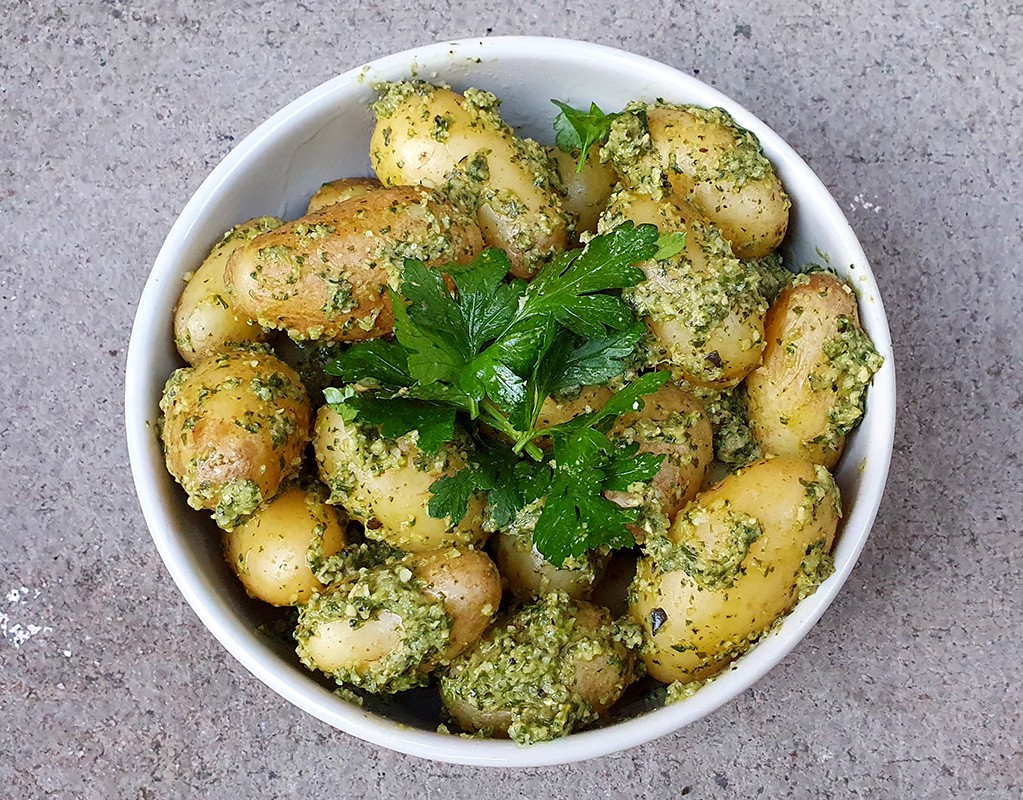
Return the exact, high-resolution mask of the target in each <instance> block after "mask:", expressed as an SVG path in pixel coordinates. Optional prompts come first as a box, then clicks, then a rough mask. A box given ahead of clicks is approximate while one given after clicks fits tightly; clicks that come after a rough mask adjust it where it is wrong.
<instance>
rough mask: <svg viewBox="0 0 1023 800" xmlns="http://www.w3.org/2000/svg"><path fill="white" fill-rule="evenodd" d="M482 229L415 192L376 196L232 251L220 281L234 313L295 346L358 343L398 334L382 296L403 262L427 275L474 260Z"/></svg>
mask: <svg viewBox="0 0 1023 800" xmlns="http://www.w3.org/2000/svg"><path fill="white" fill-rule="evenodd" d="M482 247H483V240H482V238H481V237H480V231H479V228H478V227H477V226H476V223H474V222H473V221H472V220H470V219H469V218H468V217H466V216H465V215H464V214H462V213H461V212H460V211H459V210H458V209H457V208H455V207H454V206H453V205H452V204H451V203H449V202H448V201H447V200H444V199H443V198H442V197H440V196H439V195H437V194H436V193H434V192H431V191H429V190H427V189H423V188H420V187H408V186H405V187H398V188H394V189H378V190H376V191H372V192H368V193H367V194H364V195H362V196H360V197H353V198H351V199H349V200H346V201H344V202H342V203H335V204H334V205H330V206H326V207H325V208H323V209H322V210H321V211H317V212H316V213H313V214H307V215H306V216H304V217H302V218H301V219H298V220H295V221H294V222H289V223H288V224H286V225H283V226H282V227H280V228H278V229H276V230H274V231H271V232H269V233H265V234H262V235H261V236H257V237H256V238H255V239H253V240H252V241H249V242H246V243H245V244H244V245H243V246H242V247H240V248H238V250H236V251H235V253H234V254H233V255H232V256H231V258H230V259H229V260H228V262H227V271H226V279H227V282H228V284H229V285H230V286H231V287H232V288H233V291H234V301H235V305H236V307H237V308H238V309H239V310H240V311H241V313H243V314H247V315H248V316H249V317H251V318H252V319H255V320H257V321H258V322H259V323H260V325H262V326H263V327H264V328H280V329H284V330H286V331H287V332H288V335H289V336H291V337H292V338H293V339H324V340H331V341H355V340H359V339H372V338H374V337H378V336H383V335H384V334H386V333H389V332H390V331H391V329H392V328H393V326H394V316H393V314H392V311H391V301H390V298H389V297H388V291H387V290H388V287H391V288H397V287H398V285H399V282H400V275H401V267H402V264H403V262H404V259H406V258H418V259H420V260H422V261H423V262H424V263H426V264H427V265H428V266H440V265H443V264H447V263H451V262H457V263H464V262H466V261H470V260H471V259H473V258H474V257H475V256H476V255H477V254H478V253H479V252H480V250H481V249H482Z"/></svg>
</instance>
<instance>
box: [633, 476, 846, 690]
mask: <svg viewBox="0 0 1023 800" xmlns="http://www.w3.org/2000/svg"><path fill="white" fill-rule="evenodd" d="M840 516H841V503H840V499H839V493H838V487H837V486H836V485H835V481H834V479H833V478H832V477H831V474H830V473H829V472H828V471H827V470H826V469H825V468H824V467H822V466H819V465H813V464H810V463H809V462H806V461H801V460H798V459H793V458H780V457H779V458H772V459H769V460H766V461H759V462H757V463H755V464H752V465H751V466H749V467H747V468H746V469H744V470H741V471H739V472H736V473H734V474H732V475H729V476H728V477H726V478H725V479H724V480H722V481H721V482H720V483H719V484H717V485H716V486H714V487H712V488H710V489H708V490H707V491H705V492H702V493H701V494H700V495H698V496H697V498H696V499H695V500H694V501H693V502H692V503H690V504H689V505H688V506H687V507H686V508H685V509H683V511H682V512H681V513H680V514H679V515H678V517H677V518H676V519H675V523H674V524H673V525H672V527H671V529H670V530H669V531H668V532H667V533H666V534H664V535H661V536H651V537H649V538H648V539H647V541H646V543H645V544H644V545H643V550H644V554H645V555H644V557H643V558H641V559H640V563H639V568H638V571H637V574H636V579H635V581H634V582H633V586H632V588H631V591H630V604H629V605H630V610H631V614H632V617H633V619H634V620H635V621H636V622H637V623H638V624H639V625H640V626H641V627H642V628H643V636H644V646H643V661H644V663H645V664H646V668H647V672H648V673H649V674H650V675H651V676H652V677H654V678H656V679H657V680H659V681H664V682H665V683H671V682H673V681H681V682H683V683H685V682H690V681H696V680H702V679H704V678H707V677H709V676H711V675H714V674H715V673H717V672H719V671H720V670H722V669H723V668H724V667H725V666H726V665H727V664H728V663H729V662H730V661H731V660H732V659H734V658H736V657H737V656H739V655H741V654H742V653H743V652H745V651H746V650H747V649H748V648H749V647H750V645H752V644H753V643H754V642H756V641H757V639H759V638H760V637H761V636H763V635H764V634H765V633H766V632H767V631H768V630H770V628H771V626H772V625H774V623H775V622H776V621H778V620H779V619H780V618H781V617H782V616H783V615H785V614H787V613H788V612H789V611H790V610H791V609H792V607H793V606H794V605H795V604H796V602H797V601H798V600H801V599H802V598H803V597H806V596H807V595H809V594H812V593H813V592H814V591H815V590H816V588H817V586H819V585H820V583H821V582H822V581H823V580H824V579H826V578H827V577H828V576H829V575H830V574H831V572H832V570H833V561H832V557H831V546H832V543H833V541H834V537H835V531H836V529H837V527H838V521H839V517H840Z"/></svg>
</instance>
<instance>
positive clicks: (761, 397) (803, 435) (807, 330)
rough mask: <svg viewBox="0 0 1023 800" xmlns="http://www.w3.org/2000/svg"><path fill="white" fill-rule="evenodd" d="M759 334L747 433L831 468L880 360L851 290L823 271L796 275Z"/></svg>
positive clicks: (769, 448) (773, 449)
mask: <svg viewBox="0 0 1023 800" xmlns="http://www.w3.org/2000/svg"><path fill="white" fill-rule="evenodd" d="M766 339H767V348H766V349H765V350H764V361H763V363H762V364H761V365H760V366H759V367H757V368H756V369H755V370H753V372H752V373H750V375H749V377H748V378H747V379H746V405H747V409H748V413H749V423H750V429H751V430H752V432H753V436H754V437H755V438H756V440H757V442H759V444H760V447H761V449H762V450H763V451H764V452H765V453H773V454H775V455H784V456H797V457H799V458H803V459H805V460H807V461H812V462H813V463H815V464H823V465H824V466H826V467H829V468H830V467H833V466H834V465H835V463H836V462H837V461H838V458H839V456H841V455H842V450H843V448H844V447H845V437H846V434H847V433H849V431H851V430H852V429H853V428H854V427H855V426H856V424H857V423H858V422H859V421H860V419H861V418H862V416H863V409H864V404H865V402H866V392H867V387H868V386H869V384H870V380H871V378H872V377H873V375H874V373H875V372H877V370H878V369H879V368H880V366H881V363H882V359H881V357H880V356H879V355H878V354H877V352H876V351H875V350H874V347H873V345H872V344H871V342H870V339H869V338H868V337H867V335H866V334H865V333H864V332H863V329H862V328H861V327H860V321H859V315H858V313H857V310H856V295H854V294H853V292H852V290H851V289H850V288H849V286H848V285H847V284H845V283H844V282H843V281H842V280H841V279H839V278H837V277H835V276H834V275H831V274H830V273H823V272H822V273H816V274H811V275H809V276H801V277H800V278H798V279H796V280H795V282H794V285H792V286H790V287H789V288H788V289H785V290H784V291H782V292H781V294H780V295H779V296H778V299H777V300H776V301H775V303H774V305H772V306H771V310H770V311H769V312H768V314H767V323H766Z"/></svg>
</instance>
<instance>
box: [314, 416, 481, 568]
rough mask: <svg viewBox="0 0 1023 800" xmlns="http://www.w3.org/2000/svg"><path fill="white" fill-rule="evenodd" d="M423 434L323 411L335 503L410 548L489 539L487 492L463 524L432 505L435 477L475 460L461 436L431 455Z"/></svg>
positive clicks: (369, 531)
mask: <svg viewBox="0 0 1023 800" xmlns="http://www.w3.org/2000/svg"><path fill="white" fill-rule="evenodd" d="M415 441H416V440H415V435H414V434H410V435H407V436H403V437H400V438H398V439H383V438H381V437H380V435H379V433H378V432H377V431H376V430H375V429H373V428H371V427H368V426H363V425H360V424H358V422H345V421H344V420H343V419H342V418H341V416H340V415H339V414H338V413H337V412H336V411H334V410H333V409H332V408H330V406H323V407H322V408H321V409H320V410H319V412H318V414H317V418H316V426H315V433H314V436H313V447H314V449H315V451H316V461H317V463H318V465H319V469H320V478H321V480H322V481H323V482H324V483H326V484H327V486H329V487H330V489H331V499H330V502H331V503H336V504H339V505H341V506H344V508H345V509H346V510H347V511H348V513H349V514H351V515H352V517H353V518H355V519H357V520H359V521H360V522H362V523H363V524H364V525H365V526H366V535H367V536H368V537H369V538H370V539H375V540H377V541H382V542H386V543H387V544H389V545H391V546H392V547H397V548H400V549H402V550H407V551H410V552H423V551H426V550H433V549H436V548H439V547H450V546H455V545H475V544H481V543H482V542H483V541H484V540H485V539H486V536H487V534H486V533H485V532H484V531H483V498H482V497H481V496H479V495H474V496H473V497H472V498H471V499H470V501H469V510H468V512H467V513H466V515H465V517H464V518H463V519H462V521H461V522H459V523H458V524H457V525H456V524H452V522H451V520H449V519H448V518H446V517H445V518H444V519H435V518H433V517H431V516H430V515H429V513H428V511H427V504H428V503H429V501H430V498H431V496H432V494H431V492H430V485H431V484H432V483H433V482H434V481H435V480H437V478H440V477H441V476H443V475H451V474H454V473H455V472H457V471H459V470H460V469H462V467H464V466H465V464H466V463H467V454H466V453H465V452H464V451H462V450H461V449H460V448H459V447H458V446H456V445H455V444H448V445H445V446H444V447H443V448H442V449H441V450H440V452H438V453H437V454H435V455H433V456H430V457H424V456H423V454H422V453H421V452H420V451H419V448H418V447H417V446H416V444H415Z"/></svg>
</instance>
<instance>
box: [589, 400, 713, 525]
mask: <svg viewBox="0 0 1023 800" xmlns="http://www.w3.org/2000/svg"><path fill="white" fill-rule="evenodd" d="M609 435H610V437H611V438H612V439H618V440H621V441H625V442H628V443H629V444H635V443H638V444H639V452H640V453H653V454H654V455H663V456H664V460H663V461H662V462H661V468H660V469H659V470H658V472H657V474H656V475H655V476H654V477H653V479H652V480H651V481H650V484H649V487H648V489H647V492H646V496H642V495H639V494H636V493H630V492H612V493H608V495H607V496H608V499H609V500H613V501H614V502H616V503H618V504H619V505H621V506H626V507H637V506H638V507H640V508H643V514H642V519H643V521H644V522H645V524H646V527H643V525H642V524H641V525H638V526H635V529H634V530H633V535H635V536H636V540H637V541H642V539H643V537H644V536H645V535H646V534H647V533H650V532H651V531H652V530H656V529H657V528H659V527H666V526H667V525H668V524H670V523H671V522H672V521H673V520H674V519H675V516H676V515H677V514H678V512H679V510H680V509H681V508H682V507H683V506H684V505H685V504H686V503H688V502H689V501H690V500H692V499H693V498H694V497H696V493H697V492H699V491H700V487H701V486H702V485H703V476H704V473H705V472H706V471H707V465H708V464H710V462H711V460H712V459H713V458H714V433H713V431H712V430H711V426H710V420H709V419H708V418H707V412H706V411H704V409H703V404H702V403H700V401H699V400H697V399H696V398H695V397H693V396H692V395H691V394H689V393H688V392H686V391H684V390H683V389H681V388H679V387H678V386H674V385H672V384H665V385H664V386H662V387H661V388H660V389H658V390H657V391H656V392H654V393H653V394H651V395H648V396H647V397H644V398H643V408H642V409H641V410H640V411H637V412H635V413H632V414H626V415H625V416H623V417H621V418H619V419H618V420H617V422H616V423H615V425H614V427H612V428H611V431H610V432H609ZM660 520H663V522H661V521H660Z"/></svg>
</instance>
